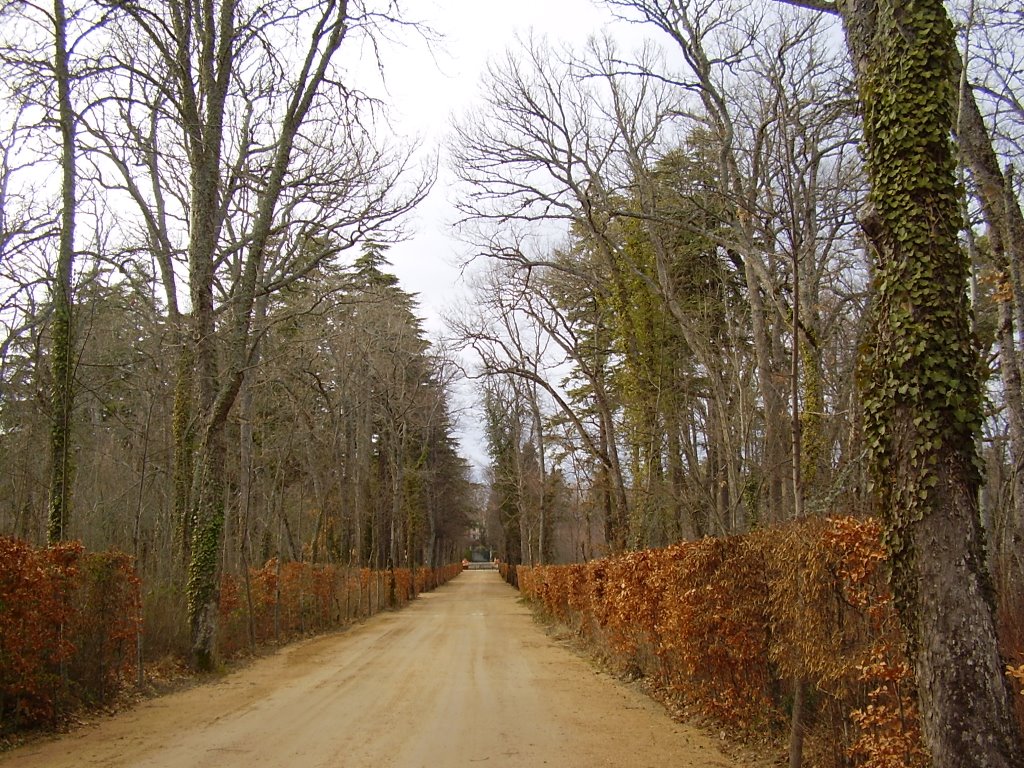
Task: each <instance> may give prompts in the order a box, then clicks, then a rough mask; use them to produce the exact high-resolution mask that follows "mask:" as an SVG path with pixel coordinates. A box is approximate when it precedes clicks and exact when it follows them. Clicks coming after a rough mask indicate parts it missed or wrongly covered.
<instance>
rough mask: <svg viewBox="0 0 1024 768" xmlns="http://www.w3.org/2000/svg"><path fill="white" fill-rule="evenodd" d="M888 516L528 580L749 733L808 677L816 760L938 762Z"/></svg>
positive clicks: (629, 663) (554, 604)
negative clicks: (921, 700)
mask: <svg viewBox="0 0 1024 768" xmlns="http://www.w3.org/2000/svg"><path fill="white" fill-rule="evenodd" d="M884 565H885V554H884V550H883V548H882V544H881V531H880V528H879V525H878V523H877V522H876V521H874V520H871V519H866V520H864V519H854V518H849V517H842V518H831V519H827V520H823V519H808V520H806V521H801V522H800V523H798V524H792V525H789V526H787V527H785V528H780V529H773V530H766V531H759V532H756V533H754V534H750V535H748V536H734V537H729V538H724V539H711V538H708V539H703V540H701V541H696V542H687V543H683V544H677V545H675V546H672V547H668V548H665V549H660V550H647V551H642V552H631V553H628V554H625V555H622V556H619V557H615V558H609V559H605V560H598V561H592V562H590V563H586V564H583V565H579V564H578V565H570V566H545V567H537V568H532V569H531V568H525V567H520V568H519V570H518V574H517V576H518V581H519V586H520V589H521V590H522V591H523V593H524V594H525V595H527V596H528V597H529V598H530V599H531V600H532V601H534V602H535V603H537V604H538V605H539V606H540V607H542V609H543V611H544V612H546V613H547V614H549V615H550V616H551V617H553V618H555V619H557V620H558V621H561V622H563V623H565V624H568V625H569V626H571V627H573V628H574V629H575V630H576V631H577V632H578V633H579V634H580V635H583V636H585V637H586V638H588V639H590V640H592V641H594V642H596V643H598V645H599V646H600V647H601V648H602V650H603V651H604V652H606V653H607V654H608V655H609V657H610V658H611V659H612V661H613V662H614V663H615V664H616V665H617V666H618V667H619V668H620V669H621V670H622V671H624V672H627V673H631V674H639V675H643V676H645V677H647V678H649V679H650V680H652V681H653V682H654V683H655V684H656V685H657V686H658V687H660V688H661V689H663V690H665V691H667V692H668V693H669V694H670V695H671V696H672V697H673V699H674V700H675V701H676V702H678V703H679V704H681V705H682V706H684V707H685V708H686V709H687V710H688V711H690V712H693V713H698V714H701V715H703V716H708V717H712V718H714V719H716V720H717V721H720V722H723V723H725V724H728V725H730V726H732V727H735V728H739V729H745V730H747V731H749V732H754V731H759V732H763V731H764V730H765V729H766V728H769V729H770V728H775V727H780V728H781V726H782V724H783V723H784V722H785V721H786V720H787V718H788V711H787V710H788V708H789V706H790V705H791V700H792V699H791V696H792V686H793V681H794V680H797V679H799V680H801V681H803V683H804V684H805V685H806V686H807V688H808V690H809V692H810V695H809V696H808V700H809V703H808V707H807V712H806V713H805V716H804V719H805V723H806V727H807V745H808V755H809V758H810V760H809V762H810V763H813V764H817V765H835V766H848V765H859V766H870V767H871V768H883V767H885V768H888V766H896V765H900V766H919V765H926V764H927V755H926V753H925V752H924V749H923V746H922V744H921V735H920V728H919V724H918V719H917V712H916V709H915V695H914V690H913V686H912V675H911V671H910V667H909V665H908V664H907V661H906V658H905V657H904V655H903V652H902V648H903V639H902V635H901V632H900V628H899V624H898V621H897V619H896V615H895V611H894V609H893V604H892V596H891V594H890V593H889V590H888V587H887V585H886V581H885V577H884V573H883V569H884Z"/></svg>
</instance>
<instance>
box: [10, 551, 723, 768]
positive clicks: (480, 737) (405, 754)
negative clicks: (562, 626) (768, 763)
mask: <svg viewBox="0 0 1024 768" xmlns="http://www.w3.org/2000/svg"><path fill="white" fill-rule="evenodd" d="M477 765H479V766H487V768H493V767H494V766H543V765H550V766H553V767H557V768H568V767H570V766H587V767H588V768H594V767H596V766H615V767H616V768H619V767H620V766H630V767H631V768H644V767H646V766H651V767H652V768H653V767H654V766H657V767H658V768H660V767H661V766H666V765H672V766H674V768H684V767H685V766H701V767H702V768H733V766H735V765H736V763H734V762H732V761H731V760H730V759H728V758H726V757H724V756H723V755H722V754H721V753H720V752H719V750H718V749H717V746H716V741H715V740H714V739H713V738H711V737H709V736H707V735H705V734H703V733H701V732H699V731H696V730H693V729H691V728H688V727H687V726H683V725H680V724H678V723H675V722H673V721H672V720H671V719H670V718H669V717H668V715H667V714H666V713H665V712H664V710H663V709H662V708H661V707H660V705H658V704H656V703H654V702H652V701H651V700H650V699H648V698H646V697H645V696H644V695H643V694H642V693H639V692H637V691H635V690H633V688H631V687H628V686H626V685H623V684H622V683H619V682H618V681H616V680H614V679H613V678H611V677H609V676H607V675H605V674H604V673H601V672H597V671H595V670H594V668H592V667H591V666H590V665H589V664H588V663H587V662H585V661H583V660H582V659H580V658H579V657H577V656H576V655H574V654H573V653H572V652H571V651H570V650H568V649H566V648H564V647H562V646H560V645H559V644H558V643H557V642H555V641H553V640H552V639H551V638H550V637H548V636H547V635H546V634H545V633H544V632H543V630H542V629H540V628H539V627H538V626H537V625H535V624H534V622H533V620H532V618H531V616H530V613H529V610H528V609H527V608H526V607H524V606H523V605H522V604H520V603H519V602H518V600H517V593H516V592H515V591H514V590H513V589H512V588H510V587H508V586H506V585H505V584H504V582H502V581H501V579H500V577H499V576H498V574H497V573H495V572H493V571H467V572H464V573H463V574H461V575H460V576H459V577H458V578H457V579H455V580H454V581H453V582H451V583H449V584H447V585H445V586H444V587H441V588H440V589H438V590H437V591H435V592H431V593H426V594H423V595H421V596H420V597H419V599H417V600H416V602H415V603H413V604H412V605H410V606H409V607H408V608H405V609H404V610H402V611H399V612H395V613H387V614H382V615H378V616H376V617H375V618H373V619H370V620H369V621H367V622H365V623H363V624H361V625H359V626H358V627H356V628H354V629H350V630H348V631H347V632H343V633H340V634H335V635H332V636H327V637H319V638H315V639H312V640H308V641H304V642H301V643H298V644H296V645H293V646H290V647H288V648H285V649H283V650H282V651H280V652H279V653H276V654H274V655H273V656H271V657H268V658H265V659H261V660H259V661H258V662H256V663H253V664H251V665H250V666H248V667H246V668H245V669H243V670H241V671H239V672H237V673H234V674H231V675H228V676H226V677H224V678H223V679H221V680H220V681H219V682H217V683H214V684H212V685H204V686H197V687H194V688H191V689H189V690H187V691H183V692H180V693H175V694H171V695H168V696H164V697H162V698H159V699H154V700H151V701H149V702H146V703H144V704H142V705H140V706H138V707H136V708H134V709H132V710H131V711H128V712H124V713H121V714H119V715H116V716H114V717H110V718H104V719H101V720H100V721H99V722H98V723H96V724H93V725H89V726H85V727H83V728H81V729H79V730H76V731H74V732H73V733H71V734H69V735H65V736H61V737H59V738H56V739H54V740H51V741H46V742H42V743H37V744H33V745H30V746H27V747H22V748H20V749H18V750H14V751H12V752H9V753H7V754H5V755H0V766H3V768H14V766H25V767H26V768H28V767H29V766H31V767H32V768H37V767H38V768H42V767H43V766H46V768H60V767H61V766H69V767H70V766H76V768H78V767H80V766H133V767H135V766H137V767H138V768H186V767H187V768H200V767H202V766H209V767H210V768H213V767H214V766H216V768H230V767H231V766H245V768H249V767H250V766H300V767H301V768H317V767H319V766H324V767H326V766H331V768H362V767H363V766H366V767H367V768H369V767H370V766H373V768H387V767H392V768H420V766H423V767H424V768H426V766H430V767H431V768H442V767H447V766H477Z"/></svg>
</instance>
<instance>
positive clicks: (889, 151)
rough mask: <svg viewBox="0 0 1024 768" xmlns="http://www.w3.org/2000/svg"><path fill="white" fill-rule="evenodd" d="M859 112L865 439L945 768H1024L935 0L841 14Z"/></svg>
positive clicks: (951, 90) (951, 100)
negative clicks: (1003, 634)
mask: <svg viewBox="0 0 1024 768" xmlns="http://www.w3.org/2000/svg"><path fill="white" fill-rule="evenodd" d="M838 5H839V10H840V12H841V13H842V16H843V20H844V23H845V25H846V31H847V40H848V45H849V48H850V53H851V57H852V59H853V63H854V67H855V70H856V74H857V80H858V88H859V92H860V99H861V104H862V108H863V111H864V136H865V150H866V151H865V156H866V160H867V170H868V176H869V180H870V182H871V193H870V197H869V205H868V208H867V210H866V212H865V214H864V215H863V218H862V224H863V227H864V230H865V233H866V234H867V236H868V239H869V240H870V242H871V245H872V247H873V255H874V257H875V259H876V265H875V267H876V269H875V274H874V279H873V289H874V292H873V302H874V304H873V307H872V310H871V311H872V315H873V320H874V323H873V332H872V336H871V337H870V338H868V339H867V340H866V342H865V344H864V350H865V355H864V367H863V370H862V381H861V385H862V388H863V393H864V394H863V396H864V405H865V436H866V441H867V444H868V448H869V451H870V461H871V467H872V472H873V479H874V483H875V488H876V491H877V493H878V497H879V501H880V506H881V512H882V515H883V519H884V522H885V540H886V545H887V547H888V550H889V553H890V557H891V562H892V572H893V573H892V584H893V591H894V595H895V597H896V602H897V607H898V609H899V612H900V618H901V620H902V622H903V624H904V626H905V628H906V630H907V636H908V639H909V646H910V647H909V650H910V654H911V657H912V658H913V660H914V664H915V670H916V675H917V682H918V691H919V696H920V702H921V715H922V725H923V730H924V735H925V740H926V743H927V745H928V747H929V749H930V750H931V753H932V757H933V760H934V764H935V765H936V766H937V768H947V767H948V768H952V767H953V766H1005V767H1006V768H1009V767H1010V766H1015V765H1021V764H1022V763H1024V755H1022V753H1021V748H1020V744H1019V741H1018V735H1017V732H1016V726H1015V725H1014V723H1013V720H1012V717H1011V712H1010V706H1009V697H1008V693H1007V684H1006V680H1005V678H1004V676H1003V670H1002V664H1001V662H1000V658H999V653H998V649H997V646H996V633H995V624H994V620H993V611H992V604H991V592H990V587H989V581H988V575H987V573H986V570H985V563H984V548H983V541H982V531H981V526H980V522H979V511H978V489H979V485H980V478H981V475H980V472H979V464H980V461H979V458H978V455H977V450H976V438H977V436H978V434H979V432H980V421H981V392H980V383H979V377H978V366H979V361H978V354H977V349H976V347H975V344H974V341H973V338H972V336H971V332H970V322H969V308H968V305H967V299H966V291H965V288H966V285H967V278H968V274H969V269H968V264H967V260H966V258H965V256H964V254H963V252H962V250H961V248H960V245H959V242H958V229H959V222H960V215H959V200H958V193H957V188H956V183H955V175H954V167H955V163H954V157H953V151H952V146H951V143H950V140H949V135H950V131H951V130H952V128H953V121H954V110H955V107H956V77H955V67H954V64H955V61H956V59H957V53H956V48H955V45H954V35H953V28H952V25H951V23H950V21H949V18H948V16H947V14H946V10H945V8H944V6H943V4H942V3H941V2H939V1H938V0H928V1H926V2H915V3H910V4H894V3H893V4H890V3H879V2H877V0H848V1H847V2H841V3H839V4H838Z"/></svg>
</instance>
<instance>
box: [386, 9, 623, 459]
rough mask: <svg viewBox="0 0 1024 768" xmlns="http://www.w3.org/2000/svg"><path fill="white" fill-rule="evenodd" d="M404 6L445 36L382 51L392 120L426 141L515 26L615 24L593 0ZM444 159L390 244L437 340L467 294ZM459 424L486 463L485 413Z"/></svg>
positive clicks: (575, 32)
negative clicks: (430, 43)
mask: <svg viewBox="0 0 1024 768" xmlns="http://www.w3.org/2000/svg"><path fill="white" fill-rule="evenodd" d="M405 7H406V9H407V11H408V12H409V13H410V14H416V15H417V18H418V19H421V20H423V21H425V22H426V23H427V24H429V25H430V26H431V27H433V28H434V29H436V30H437V31H438V32H439V33H441V34H442V35H444V40H443V41H442V42H441V43H439V44H438V45H437V46H436V48H435V50H434V56H432V55H431V52H430V50H428V48H427V47H426V46H425V45H424V44H423V43H422V42H416V41H410V42H409V44H408V45H406V46H404V47H403V46H397V45H393V46H388V47H386V48H385V49H384V50H383V65H384V69H385V77H386V79H387V91H388V92H387V100H388V102H389V103H390V104H391V105H392V108H393V114H394V117H395V120H394V123H395V128H396V130H398V131H399V132H401V133H405V134H407V135H410V134H415V135H418V136H419V137H421V138H422V139H423V141H424V144H425V148H426V149H427V150H432V149H436V148H437V147H438V146H439V145H440V144H442V143H443V141H444V138H445V135H446V134H447V132H448V129H449V126H450V123H451V116H452V115H453V114H459V113H462V112H464V111H465V110H467V109H471V108H472V106H473V104H474V103H475V102H477V101H478V100H479V94H480V92H481V90H480V89H481V76H482V74H483V72H484V70H485V68H486V65H487V62H488V61H489V60H490V59H493V58H495V57H498V56H501V55H503V54H504V52H505V51H506V50H507V49H508V48H509V47H510V46H514V45H515V42H516V36H517V35H519V36H525V35H526V34H527V33H528V32H531V31H532V32H533V33H534V34H536V35H539V36H545V37H547V38H548V40H549V42H551V43H552V44H553V45H558V44H561V43H568V44H571V45H573V46H582V45H583V44H584V43H586V40H587V38H588V37H590V36H591V35H594V34H598V33H601V32H603V31H605V30H606V29H609V27H610V25H611V21H612V20H611V18H610V16H609V14H608V12H607V11H606V10H604V9H603V8H600V7H598V5H597V4H596V3H592V2H590V0H517V1H516V2H510V1H509V0H407V2H406V3H405ZM444 163H445V158H444V156H443V152H442V156H441V165H442V168H441V175H440V178H439V180H438V183H437V184H436V185H435V187H434V189H433V191H432V192H431V194H430V197H429V198H428V199H427V200H426V201H425V202H424V203H423V205H422V206H421V207H420V208H419V209H418V210H417V212H416V214H415V216H414V218H413V220H412V221H411V222H410V225H411V226H410V229H411V231H412V233H413V235H412V237H410V238H409V239H408V240H407V241H405V242H402V243H400V244H398V245H395V246H394V247H392V249H391V250H390V251H389V252H388V258H389V260H390V261H391V263H392V265H393V268H394V272H395V274H396V275H397V276H398V278H399V280H400V281H401V285H402V288H404V289H405V290H406V291H408V292H409V293H414V294H416V295H417V298H418V302H419V307H420V312H419V314H420V316H421V317H422V318H423V319H424V326H425V328H426V331H427V333H428V335H429V336H430V338H431V340H437V339H438V338H439V337H440V335H441V333H442V332H443V321H442V314H443V313H444V312H445V311H446V310H448V308H450V307H452V306H455V305H456V304H457V303H464V302H465V301H466V300H467V293H466V286H465V284H464V282H463V280H462V277H461V275H460V272H459V269H458V266H457V265H458V263H459V261H460V259H462V258H464V257H465V256H466V254H467V250H466V247H465V246H464V245H463V244H462V243H460V242H459V240H458V239H457V237H456V235H455V232H454V230H453V227H452V222H453V220H454V218H455V211H454V209H453V207H452V206H451V204H450V198H451V197H452V190H451V176H450V175H448V174H447V173H446V170H445V168H444ZM456 395H457V398H458V400H460V401H461V402H459V403H456V407H460V406H461V407H465V406H466V405H467V404H470V403H472V402H473V401H474V400H476V399H477V398H476V397H475V394H474V392H473V391H472V387H471V386H470V385H468V384H466V385H464V386H461V387H459V389H458V391H457V392H456ZM458 432H459V437H460V440H461V443H462V449H463V454H464V455H465V456H466V458H467V459H469V460H470V461H471V463H473V464H475V465H476V466H478V467H480V466H483V465H485V464H486V463H487V457H486V452H485V447H484V442H483V437H482V433H481V430H480V429H479V415H478V414H474V413H466V414H464V415H463V416H461V417H460V424H459V430H458Z"/></svg>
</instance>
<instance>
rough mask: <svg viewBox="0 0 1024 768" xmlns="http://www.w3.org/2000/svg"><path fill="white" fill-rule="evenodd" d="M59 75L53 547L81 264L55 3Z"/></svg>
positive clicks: (62, 525) (60, 24) (67, 93)
mask: <svg viewBox="0 0 1024 768" xmlns="http://www.w3.org/2000/svg"><path fill="white" fill-rule="evenodd" d="M53 26H54V47H55V51H54V74H55V76H56V80H57V99H58V102H59V104H58V123H59V126H60V139H61V174H62V178H61V212H60V244H59V250H58V254H57V274H56V275H54V281H53V282H54V285H53V338H52V342H51V347H50V364H51V366H52V370H53V382H52V386H53V389H52V393H51V398H50V419H51V423H50V458H51V470H50V498H49V522H48V527H47V539H48V541H49V542H50V543H51V544H54V543H56V542H58V541H61V540H62V539H63V538H64V537H65V534H66V532H67V531H66V529H67V521H68V508H69V506H70V504H71V482H72V478H73V475H74V467H73V466H72V460H71V419H72V410H73V409H74V401H75V391H74V349H75V328H74V298H73V293H72V282H71V281H72V271H73V266H74V258H75V115H74V112H72V109H71V73H70V72H69V70H68V45H67V29H66V27H67V18H66V15H65V11H64V2H63V0H54V3H53Z"/></svg>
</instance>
